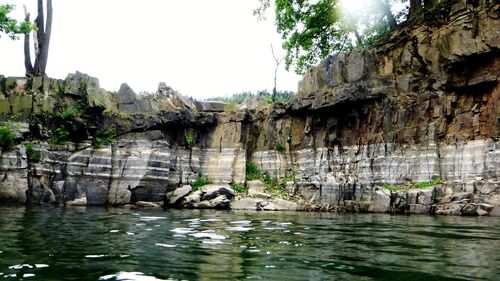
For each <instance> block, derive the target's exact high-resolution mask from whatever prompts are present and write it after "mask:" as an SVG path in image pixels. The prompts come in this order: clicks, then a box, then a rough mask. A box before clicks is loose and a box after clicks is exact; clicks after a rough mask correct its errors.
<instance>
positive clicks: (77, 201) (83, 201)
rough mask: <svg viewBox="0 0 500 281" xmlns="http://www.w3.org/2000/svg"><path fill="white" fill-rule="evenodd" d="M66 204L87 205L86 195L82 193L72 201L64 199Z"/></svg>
mask: <svg viewBox="0 0 500 281" xmlns="http://www.w3.org/2000/svg"><path fill="white" fill-rule="evenodd" d="M66 206H87V196H86V195H85V194H83V196H82V197H81V198H77V199H75V200H72V201H66Z"/></svg>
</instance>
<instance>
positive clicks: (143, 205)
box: [135, 201, 161, 208]
mask: <svg viewBox="0 0 500 281" xmlns="http://www.w3.org/2000/svg"><path fill="white" fill-rule="evenodd" d="M135 206H137V207H141V208H161V206H160V204H158V203H155V202H147V201H137V202H135Z"/></svg>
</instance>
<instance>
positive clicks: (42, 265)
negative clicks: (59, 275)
mask: <svg viewBox="0 0 500 281" xmlns="http://www.w3.org/2000/svg"><path fill="white" fill-rule="evenodd" d="M35 267H36V268H44V267H49V265H48V264H44V263H37V264H35Z"/></svg>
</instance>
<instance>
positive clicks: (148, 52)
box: [0, 0, 372, 99]
mask: <svg viewBox="0 0 500 281" xmlns="http://www.w3.org/2000/svg"><path fill="white" fill-rule="evenodd" d="M366 1H372V0H341V2H342V3H343V5H344V6H345V7H347V8H348V9H350V10H356V9H359V8H360V7H362V6H363V5H366ZM36 2H37V1H36V0H0V3H11V4H15V5H16V9H15V11H14V12H13V13H12V14H11V15H12V16H13V17H14V18H16V19H18V20H21V19H23V18H24V12H23V4H26V5H27V6H28V10H29V11H30V13H31V19H32V20H33V19H34V18H35V17H36ZM271 2H273V1H271ZM258 5H259V1H258V0H210V1H209V0H140V1H139V0H53V6H54V19H53V30H52V37H51V44H50V51H49V60H48V65H47V75H48V76H49V77H53V78H60V79H64V78H65V77H66V75H67V74H68V73H74V72H75V71H77V70H78V71H81V72H84V73H87V74H89V75H91V76H94V77H97V78H99V81H100V84H101V87H102V88H105V89H107V90H112V91H116V90H118V88H119V87H120V85H121V84H122V83H123V82H126V83H128V84H129V85H130V86H131V87H132V88H133V89H134V90H135V91H136V92H141V91H147V92H154V91H156V89H157V86H158V83H159V82H166V84H167V85H169V86H171V87H172V88H174V89H175V90H178V91H179V92H181V93H182V94H183V95H186V96H192V97H195V98H198V99H205V98H209V97H214V96H224V95H231V94H234V93H240V92H243V91H252V92H256V91H258V90H263V89H267V90H269V91H271V89H272V87H273V77H274V68H275V61H274V58H273V56H272V53H271V44H272V45H273V46H274V50H275V53H276V54H277V56H278V57H282V56H283V55H284V51H283V49H282V48H281V40H280V35H279V34H277V32H276V28H275V27H274V19H273V18H272V12H273V11H272V9H271V11H269V14H268V19H267V21H261V22H259V21H258V20H257V18H256V17H254V16H253V14H252V11H253V10H254V9H255V8H256V7H258ZM24 73H25V71H24V55H23V40H22V38H21V40H17V41H12V40H10V39H9V38H8V37H7V36H2V38H0V74H2V75H5V76H24ZM300 79H301V77H300V76H298V75H296V74H295V73H294V72H293V70H291V71H289V72H287V71H286V70H285V68H284V63H282V64H281V65H280V68H279V72H278V82H277V83H278V86H277V88H278V90H290V91H297V85H298V81H299V80H300Z"/></svg>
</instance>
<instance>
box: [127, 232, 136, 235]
mask: <svg viewBox="0 0 500 281" xmlns="http://www.w3.org/2000/svg"><path fill="white" fill-rule="evenodd" d="M127 235H135V233H133V232H127Z"/></svg>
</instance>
